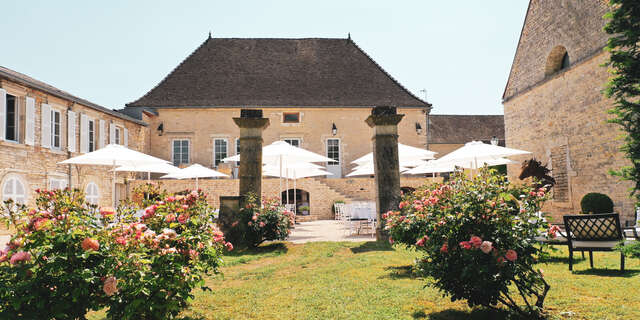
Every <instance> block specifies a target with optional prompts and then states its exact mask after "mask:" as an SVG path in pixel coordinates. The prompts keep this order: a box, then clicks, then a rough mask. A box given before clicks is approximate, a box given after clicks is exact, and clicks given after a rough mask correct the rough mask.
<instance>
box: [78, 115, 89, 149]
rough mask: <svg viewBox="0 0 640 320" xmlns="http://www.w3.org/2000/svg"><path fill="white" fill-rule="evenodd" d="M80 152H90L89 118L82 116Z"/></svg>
mask: <svg viewBox="0 0 640 320" xmlns="http://www.w3.org/2000/svg"><path fill="white" fill-rule="evenodd" d="M80 152H82V153H87V152H89V117H87V115H86V114H81V115H80Z"/></svg>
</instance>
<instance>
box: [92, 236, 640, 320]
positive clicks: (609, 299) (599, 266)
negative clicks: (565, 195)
mask: <svg viewBox="0 0 640 320" xmlns="http://www.w3.org/2000/svg"><path fill="white" fill-rule="evenodd" d="M416 257H417V254H416V253H414V252H412V251H408V250H404V249H399V248H393V249H392V248H390V247H389V246H387V245H380V244H377V243H373V242H367V243H350V242H319V243H308V244H299V245H296V244H290V243H272V244H268V245H263V246H261V247H260V248H259V249H257V250H253V251H244V252H233V253H232V254H230V255H228V256H226V257H225V260H226V266H225V267H224V268H223V270H222V271H223V275H221V276H217V277H213V278H210V279H209V280H208V285H209V286H210V287H211V288H212V289H213V292H206V293H205V292H197V293H196V299H195V300H194V301H193V302H192V305H191V308H190V310H188V311H187V312H185V314H184V316H185V317H186V319H431V320H445V319H446V320H449V319H472V320H474V319H475V320H477V319H504V318H505V317H506V315H505V314H500V313H496V312H493V311H487V310H484V309H481V308H476V309H470V308H469V307H467V306H466V304H465V303H464V302H451V301H450V299H449V298H447V297H443V296H442V294H441V293H439V292H438V291H436V290H435V289H433V288H431V287H425V285H426V284H427V282H426V281H425V280H424V279H419V278H417V277H416V276H415V275H414V274H413V272H412V267H411V265H412V263H413V260H414V259H415V258H416ZM566 257H567V252H566V250H565V249H564V248H561V249H559V250H558V251H557V252H554V253H553V254H552V257H551V258H550V259H549V260H548V261H546V262H544V263H541V264H540V266H539V267H540V268H542V269H543V270H544V272H545V275H546V279H547V281H548V282H549V284H550V285H551V290H550V291H549V295H548V296H547V299H546V303H545V307H546V309H547V311H548V313H549V316H548V318H549V319H636V318H640V294H639V293H640V290H639V289H638V288H640V261H639V260H631V259H628V260H627V269H628V271H626V272H624V273H622V272H620V271H618V270H619V255H618V254H617V253H610V252H604V253H600V252H596V253H594V263H595V267H596V268H595V269H589V262H588V259H586V260H585V259H582V258H581V257H580V255H579V254H578V257H580V259H579V261H578V263H577V264H575V265H574V270H575V271H574V272H570V271H569V270H568V264H567V258H566ZM100 318H101V317H99V316H96V315H94V317H93V318H92V319H100Z"/></svg>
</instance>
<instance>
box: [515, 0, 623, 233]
mask: <svg viewBox="0 0 640 320" xmlns="http://www.w3.org/2000/svg"><path fill="white" fill-rule="evenodd" d="M606 10H607V7H606V4H604V1H579V0H573V1H568V0H563V1H557V0H533V1H531V2H530V5H529V11H528V13H527V17H526V20H525V24H524V27H523V31H522V35H521V38H520V43H519V45H518V49H517V53H516V57H515V59H514V63H513V67H512V70H511V75H510V78H509V81H508V84H507V87H506V89H505V94H504V97H503V99H504V113H505V115H504V117H505V126H506V128H505V131H506V144H507V146H508V147H512V148H517V149H524V150H528V151H532V152H533V156H534V157H536V158H537V159H538V160H541V161H542V162H543V163H545V164H547V165H548V167H549V168H550V169H552V176H554V178H555V179H556V180H557V185H556V186H555V187H554V191H553V199H552V201H550V203H549V204H548V205H547V207H546V208H545V209H546V210H547V211H549V212H551V213H552V214H553V215H554V217H555V220H554V221H555V222H559V221H561V215H563V214H575V213H578V212H579V211H580V200H581V199H582V197H583V196H584V195H585V194H586V193H589V192H600V193H604V194H607V195H608V196H610V197H611V198H612V199H613V201H614V204H615V209H614V210H615V211H616V212H618V213H620V214H621V220H622V223H623V224H624V223H625V222H626V223H633V220H634V217H635V208H634V203H633V201H632V199H630V198H629V192H628V188H629V187H631V184H630V183H629V182H621V181H619V179H618V178H616V177H613V176H611V175H610V174H609V173H608V171H609V170H610V169H615V168H619V167H621V166H624V165H627V164H628V162H627V160H626V159H625V158H624V155H623V153H621V152H620V151H619V148H620V146H621V141H620V140H619V139H618V137H619V135H620V134H621V131H620V129H619V127H618V126H617V125H615V124H610V123H607V119H608V118H609V115H608V114H607V110H608V109H610V108H611V106H612V103H611V101H609V100H607V99H605V98H604V96H603V94H602V89H603V88H604V86H605V83H606V82H607V79H608V76H609V75H608V73H607V70H606V68H604V67H602V66H601V64H602V63H603V62H605V61H606V60H607V58H608V56H607V54H606V53H605V52H603V50H602V48H603V46H604V45H605V44H606V39H607V36H606V34H605V33H604V32H603V31H602V27H603V26H604V24H605V21H604V20H603V19H602V16H603V15H604V13H605V12H606ZM557 48H564V49H563V50H565V51H560V52H562V54H564V53H566V58H564V59H565V61H564V62H563V64H562V65H559V64H556V65H555V66H556V67H555V69H553V67H554V63H555V62H554V61H552V60H554V59H556V60H558V59H561V58H562V57H560V58H559V56H558V54H557V52H558V49H557ZM556 62H557V61H556ZM549 68H552V69H551V71H552V72H550V69H549ZM527 158H530V157H521V158H520V159H518V158H513V159H515V160H524V159H527ZM508 169H509V175H510V177H511V178H512V179H514V180H515V179H517V176H518V175H519V173H520V168H519V166H515V165H514V166H509V168H508Z"/></svg>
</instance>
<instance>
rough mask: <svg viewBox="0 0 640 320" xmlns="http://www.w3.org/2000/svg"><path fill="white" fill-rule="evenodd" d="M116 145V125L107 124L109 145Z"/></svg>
mask: <svg viewBox="0 0 640 320" xmlns="http://www.w3.org/2000/svg"><path fill="white" fill-rule="evenodd" d="M114 143H116V125H115V124H113V123H109V144H114Z"/></svg>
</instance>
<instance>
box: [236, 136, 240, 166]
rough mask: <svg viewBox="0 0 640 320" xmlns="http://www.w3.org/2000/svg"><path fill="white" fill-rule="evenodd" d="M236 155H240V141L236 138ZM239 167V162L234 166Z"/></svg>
mask: <svg viewBox="0 0 640 320" xmlns="http://www.w3.org/2000/svg"><path fill="white" fill-rule="evenodd" d="M236 154H240V139H238V138H236ZM239 165H240V161H236V166H239Z"/></svg>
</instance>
